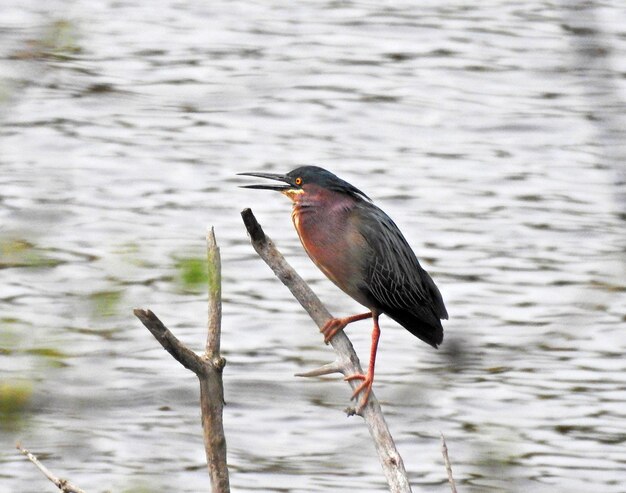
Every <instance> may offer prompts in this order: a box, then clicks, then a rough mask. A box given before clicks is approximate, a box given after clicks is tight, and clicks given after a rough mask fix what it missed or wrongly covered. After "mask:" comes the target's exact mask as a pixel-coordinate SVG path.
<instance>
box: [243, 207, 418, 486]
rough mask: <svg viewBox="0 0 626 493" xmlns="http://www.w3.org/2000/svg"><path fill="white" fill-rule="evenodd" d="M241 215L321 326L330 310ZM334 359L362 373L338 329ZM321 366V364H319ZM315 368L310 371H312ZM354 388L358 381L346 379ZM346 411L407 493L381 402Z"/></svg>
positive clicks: (343, 368) (390, 479)
mask: <svg viewBox="0 0 626 493" xmlns="http://www.w3.org/2000/svg"><path fill="white" fill-rule="evenodd" d="M241 217H242V219H243V222H244V224H245V225H246V229H247V230H248V233H249V234H250V239H251V241H252V246H253V247H254V249H255V251H256V252H257V253H258V254H259V256H260V257H261V258H262V259H263V260H264V261H265V263H267V265H269V267H270V268H271V269H272V270H273V271H274V273H275V274H276V276H277V277H278V278H279V279H280V280H281V281H282V282H283V284H285V285H286V286H287V287H288V288H289V290H290V291H291V293H292V294H293V295H294V297H295V298H296V299H297V300H298V302H299V303H300V304H301V305H302V307H303V308H304V309H305V310H306V311H307V313H308V314H309V316H310V317H311V318H312V319H313V321H314V322H315V323H316V324H317V326H318V327H320V328H321V327H323V325H324V323H325V322H326V321H327V320H328V319H329V318H331V314H330V312H329V311H328V310H327V309H326V307H325V306H324V305H323V304H322V302H321V301H320V300H319V298H318V297H317V296H316V295H315V293H313V291H312V290H311V288H310V287H309V286H308V285H307V284H306V282H305V281H304V280H303V279H302V278H301V277H300V276H299V275H298V273H297V272H296V271H295V270H294V269H293V268H292V267H291V266H290V265H289V263H288V262H287V261H286V260H285V258H284V257H283V255H282V254H281V253H280V252H279V251H278V249H277V248H276V247H275V246H274V244H273V242H272V241H271V240H270V239H269V238H268V237H267V236H266V235H265V233H264V232H263V229H262V228H261V226H260V224H259V223H258V221H257V220H256V218H255V217H254V214H253V213H252V211H251V210H250V209H244V210H243V211H242V212H241ZM330 344H331V345H332V347H333V349H334V350H335V353H336V355H337V360H336V362H335V363H330V365H335V364H336V365H337V366H338V368H339V371H340V372H341V373H343V374H344V375H352V374H355V373H363V370H362V369H361V365H360V364H359V359H358V357H357V355H356V352H355V351H354V348H353V346H352V343H351V342H350V340H349V339H348V336H346V334H345V333H344V332H343V331H340V332H338V333H337V334H336V335H335V337H333V339H332V340H331V341H330ZM322 368H324V367H322ZM315 371H316V370H313V372H315ZM349 383H350V386H351V387H352V388H353V389H354V388H356V386H357V385H358V384H359V383H360V382H356V381H352V382H349ZM348 414H359V415H360V416H362V417H363V419H364V420H365V423H366V424H367V427H368V430H369V432H370V435H371V437H372V439H373V440H374V446H375V447H376V451H377V453H378V458H379V461H380V463H381V466H382V468H383V472H384V474H385V477H386V478H387V483H388V484H389V489H390V491H391V492H392V493H407V492H410V491H411V486H410V485H409V480H408V477H407V474H406V470H405V469H404V463H403V461H402V457H400V454H399V453H398V451H397V449H396V446H395V444H394V441H393V437H392V436H391V433H390V432H389V428H388V427H387V423H386V422H385V418H384V416H383V414H382V411H381V409H380V405H379V403H378V400H377V399H376V396H375V395H374V392H372V393H371V394H370V397H369V401H368V403H367V405H366V406H365V407H363V408H362V409H356V410H355V409H351V410H349V412H348Z"/></svg>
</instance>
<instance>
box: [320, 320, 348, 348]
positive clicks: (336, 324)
mask: <svg viewBox="0 0 626 493" xmlns="http://www.w3.org/2000/svg"><path fill="white" fill-rule="evenodd" d="M346 325H348V320H347V319H346V318H331V319H329V320H328V322H326V323H325V324H324V326H323V327H322V328H321V329H320V332H321V333H322V334H324V342H325V343H326V344H328V343H329V342H330V340H331V339H332V338H333V337H335V334H336V333H337V332H339V331H340V330H343V329H344V328H345V326H346Z"/></svg>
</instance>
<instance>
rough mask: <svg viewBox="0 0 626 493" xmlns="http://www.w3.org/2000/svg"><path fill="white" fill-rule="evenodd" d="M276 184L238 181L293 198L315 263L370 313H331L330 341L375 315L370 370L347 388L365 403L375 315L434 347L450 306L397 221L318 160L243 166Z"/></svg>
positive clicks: (376, 330) (374, 346)
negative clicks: (284, 167)
mask: <svg viewBox="0 0 626 493" xmlns="http://www.w3.org/2000/svg"><path fill="white" fill-rule="evenodd" d="M241 174H242V175H246V176H255V177H259V178H268V179H270V180H276V181H279V182H281V184H264V185H246V186H244V187H243V188H254V189H263V190H275V191H278V192H281V193H282V194H284V195H286V196H287V197H289V198H290V199H291V201H292V202H293V210H292V213H291V218H292V220H293V224H294V226H295V228H296V231H297V232H298V236H299V237H300V241H301V242H302V246H303V247H304V249H305V250H306V252H307V254H308V255H309V257H310V258H311V260H313V262H314V263H315V265H317V267H319V269H320V270H321V271H322V272H323V273H324V274H325V275H326V276H327V277H328V278H329V279H330V280H331V281H332V282H334V283H335V284H336V285H337V286H338V287H339V288H340V289H342V290H343V291H344V292H345V293H346V294H348V295H349V296H351V297H352V298H353V299H354V300H356V301H358V302H359V303H360V304H362V305H363V306H365V307H366V308H367V309H368V310H369V312H367V313H362V314H358V315H352V316H349V317H343V318H332V319H330V320H328V322H326V324H325V325H324V326H323V327H322V328H321V329H320V331H321V332H322V334H323V335H324V341H325V342H326V343H328V342H329V341H330V340H331V339H332V338H333V337H334V335H335V334H336V333H337V332H338V331H340V330H342V329H343V328H344V327H345V326H346V325H348V324H349V323H352V322H356V321H357V320H364V319H367V318H372V319H373V322H374V328H373V330H372V344H371V348H370V361H369V367H368V371H367V374H362V373H358V374H355V375H348V376H346V377H345V379H346V380H361V381H362V382H361V383H360V385H359V386H358V387H357V388H356V389H355V391H354V394H353V395H352V398H353V399H356V398H357V397H358V395H359V394H361V393H362V396H361V401H360V404H359V405H360V407H363V406H365V405H366V404H367V401H368V399H369V395H370V392H371V389H372V384H373V382H374V369H375V365H376V351H377V348H378V339H379V337H380V327H379V324H378V318H379V316H380V315H381V314H383V313H384V314H386V315H388V316H389V317H391V318H392V319H393V320H395V321H396V322H398V323H399V324H400V325H402V326H403V327H404V328H405V329H407V330H408V331H409V332H410V333H411V334H413V335H414V336H416V337H418V338H419V339H421V340H422V341H424V342H425V343H427V344H430V345H431V346H433V347H435V348H436V347H437V346H438V345H439V344H441V342H442V340H443V328H442V326H441V319H447V318H448V313H447V311H446V307H445V305H444V303H443V299H442V297H441V293H440V292H439V289H437V286H436V285H435V283H434V282H433V280H432V279H431V277H430V276H429V275H428V273H427V272H426V271H425V270H424V269H423V268H422V266H421V265H420V263H419V261H418V260H417V257H416V256H415V253H413V250H412V249H411V247H410V246H409V244H408V243H407V241H406V239H405V238H404V236H403V235H402V233H401V232H400V230H399V229H398V227H397V226H396V224H395V223H394V222H393V221H392V220H391V219H390V218H389V216H388V215H387V214H385V213H384V212H383V211H382V210H381V209H379V208H378V207H377V206H375V205H374V204H373V203H372V201H371V200H370V199H369V197H368V196H367V195H365V194H364V193H363V192H362V191H361V190H359V189H358V188H356V187H354V186H353V185H351V184H350V183H348V182H346V181H344V180H342V179H341V178H339V177H337V176H335V175H334V174H333V173H331V172H330V171H327V170H325V169H323V168H320V167H318V166H301V167H299V168H296V169H294V170H293V171H290V172H289V173H287V174H285V175H282V174H275V173H241Z"/></svg>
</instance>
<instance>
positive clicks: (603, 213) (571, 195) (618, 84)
mask: <svg viewBox="0 0 626 493" xmlns="http://www.w3.org/2000/svg"><path fill="white" fill-rule="evenodd" d="M564 3H567V2H564ZM567 5H568V7H567V8H565V7H562V6H558V5H556V4H554V3H553V2H547V1H546V2H539V1H531V2H505V1H502V2H486V3H478V4H472V5H470V4H468V3H466V2H432V1H431V2H420V4H419V5H418V4H416V3H414V2H386V3H379V2H371V3H356V2H349V1H348V2H291V3H286V2H285V3H278V2H277V3H272V2H251V1H245V2H244V1H240V2H173V1H170V2H168V1H165V0H161V1H156V2H133V1H110V2H102V3H98V2H87V1H84V0H75V1H72V2H64V1H56V0H50V1H47V2H39V1H36V0H30V1H23V0H20V1H17V0H5V2H4V3H3V8H2V15H1V17H0V36H1V38H2V43H1V44H0V77H1V79H0V118H1V119H2V126H1V128H0V247H1V252H2V258H1V259H0V267H2V269H0V290H1V292H0V348H1V349H2V351H1V356H0V369H1V371H2V376H1V378H2V382H3V383H2V385H4V390H2V392H3V393H5V394H6V393H7V390H6V389H7V388H13V389H18V390H19V389H22V391H23V393H24V394H25V395H26V396H27V399H26V400H27V404H26V406H25V408H24V409H23V410H22V411H20V413H19V417H16V416H15V414H9V415H7V414H5V415H4V418H3V419H4V423H3V426H1V427H0V430H1V431H0V437H1V438H2V440H1V441H0V443H1V444H2V447H1V449H2V450H0V464H1V465H0V490H2V491H7V492H8V491H12V492H13V491H16V492H17V491H19V492H25V493H28V492H39V491H42V490H43V489H44V488H46V487H48V488H49V490H50V491H52V490H53V486H52V485H45V482H46V480H45V479H44V478H43V476H40V474H39V473H38V472H37V471H36V470H35V468H34V467H33V466H32V465H31V464H29V463H27V462H26V461H25V460H24V459H23V458H22V457H20V456H18V455H17V454H16V453H15V452H14V451H13V450H12V448H13V443H14V442H15V441H16V440H18V439H19V440H21V441H22V442H23V444H24V445H25V446H27V447H29V448H31V449H32V450H33V451H35V452H36V453H38V454H39V455H40V457H41V458H42V459H44V460H45V463H46V464H47V465H48V466H49V467H50V468H51V469H52V470H53V471H55V472H57V473H58V474H60V475H64V476H67V477H69V478H71V479H72V480H73V481H74V482H75V483H77V484H78V485H80V486H81V487H82V488H84V489H85V490H87V491H103V490H107V489H109V490H111V491H125V490H128V491H130V490H134V489H138V488H140V487H145V488H147V489H149V490H151V491H168V490H175V491H181V492H196V491H201V490H206V488H207V484H208V477H207V474H206V471H205V467H204V450H203V448H202V438H201V430H200V425H199V410H198V406H197V399H198V392H197V384H196V382H195V381H194V377H193V376H192V375H191V374H190V373H189V372H187V371H186V370H184V369H182V368H181V367H179V365H178V364H177V363H175V362H174V361H173V360H172V359H171V358H170V357H169V356H168V355H167V354H166V353H165V352H164V351H163V350H162V349H161V348H160V347H159V346H158V344H157V343H156V341H154V340H153V338H152V337H151V336H150V334H149V333H148V332H147V331H146V330H145V329H144V328H143V327H142V326H141V324H140V323H139V322H138V321H137V320H136V319H134V317H133V316H132V308H133V307H135V306H141V307H149V308H151V309H153V310H154V311H155V312H156V313H157V314H158V315H159V316H160V317H161V318H162V320H163V321H164V322H165V323H166V324H168V326H169V327H170V328H171V329H172V330H173V331H174V332H175V333H176V334H177V335H178V336H180V337H181V338H182V339H183V340H185V341H186V342H187V343H189V344H190V345H193V346H194V347H195V348H197V349H198V350H200V349H201V348H202V345H203V339H204V325H205V320H206V295H205V293H204V289H203V287H202V285H200V286H197V285H195V284H194V283H193V269H191V271H192V272H191V273H189V272H187V274H188V276H187V282H185V281H184V280H183V277H184V275H183V274H184V273H185V272H186V269H187V267H186V266H188V265H190V264H189V263H190V262H191V263H192V264H193V259H197V258H202V257H203V255H204V248H205V244H204V234H205V230H206V227H207V226H209V225H213V226H215V229H216V234H217V237H218V242H219V243H220V246H221V251H222V260H223V274H224V279H223V283H224V285H223V291H224V320H223V326H224V328H223V340H222V349H223V353H224V356H225V357H226V358H227V359H228V365H227V367H226V370H225V374H224V379H225V392H226V399H227V403H228V405H227V407H226V409H225V417H224V419H225V426H226V433H227V440H228V447H229V462H230V464H231V484H232V486H233V490H234V491H289V492H305V491H306V492H314V491H320V492H321V491H384V490H385V484H384V480H383V477H382V474H381V472H380V467H379V465H378V463H377V460H376V458H375V456H374V451H373V447H372V445H371V443H370V440H369V436H368V434H367V431H366V429H365V428H364V426H363V425H362V423H361V422H360V420H359V419H358V418H351V419H347V418H346V417H345V416H344V415H343V414H342V411H341V410H342V409H343V408H344V407H345V406H346V405H347V402H348V396H349V389H348V387H347V386H346V385H345V384H343V383H342V382H340V381H338V379H337V378H327V379H323V380H322V379H320V380H301V379H298V378H296V377H294V376H293V374H294V373H297V372H301V371H305V370H307V369H311V368H313V367H315V366H318V365H319V364H321V363H324V362H326V361H328V360H329V359H330V358H332V353H331V351H330V350H329V349H328V348H327V347H325V346H324V345H323V344H322V343H321V338H320V335H319V334H318V333H317V331H316V329H315V327H314V326H313V324H312V322H311V321H310V320H309V319H308V318H307V316H305V315H304V314H303V312H302V310H301V309H300V308H299V306H298V305H297V304H296V302H295V301H294V300H293V299H292V298H291V297H290V296H289V295H288V293H287V291H286V289H285V288H284V287H283V286H282V285H280V284H279V282H278V281H277V280H276V279H274V277H273V275H272V274H271V273H270V271H269V269H268V268H267V267H266V266H265V265H264V264H263V263H262V262H261V261H260V260H259V259H258V258H257V257H256V255H255V254H254V253H253V251H252V249H251V247H250V245H249V242H248V239H247V236H246V233H245V230H244V227H243V225H242V223H241V220H240V217H239V212H240V211H241V209H243V208H244V207H252V208H253V210H254V211H255V213H256V214H257V217H258V218H259V220H260V221H261V223H262V224H263V225H264V226H265V229H266V231H267V232H268V234H270V235H271V236H272V237H273V239H274V240H275V241H276V243H277V244H278V245H279V247H280V248H281V249H282V250H283V252H284V253H285V254H286V255H287V257H288V258H289V260H290V261H291V262H292V263H293V264H294V266H295V267H296V268H298V270H299V271H300V272H301V273H302V274H303V275H304V277H305V278H306V279H308V280H310V282H311V285H312V286H313V287H314V289H315V291H316V292H317V293H318V294H319V295H320V297H321V298H322V299H323V300H325V301H326V302H327V303H328V306H329V308H330V309H331V311H332V312H333V313H335V314H338V315H339V314H349V313H353V312H354V311H356V310H357V309H358V306H357V305H356V304H355V303H354V302H353V301H352V300H350V299H349V298H347V297H346V296H345V295H342V294H341V293H339V292H338V291H337V290H336V288H334V286H332V285H331V283H330V282H328V281H327V280H326V279H324V278H323V276H322V274H321V273H319V272H318V271H317V270H316V269H315V267H314V266H313V265H312V264H311V263H310V261H309V260H308V259H307V258H306V256H305V254H304V253H303V251H302V249H301V247H300V245H299V242H298V239H297V237H296V235H295V233H294V231H293V228H292V226H291V224H290V218H289V207H290V206H289V203H288V202H287V201H286V199H284V198H283V197H281V196H279V195H278V194H275V195H271V194H269V192H267V193H263V192H257V191H251V190H242V189H239V188H237V185H239V184H242V183H244V182H245V181H244V180H242V179H241V178H239V177H236V176H235V173H237V172H242V171H255V170H271V171H277V172H284V171H287V170H289V169H291V168H292V167H295V165H296V164H300V163H315V164H320V165H323V166H325V167H327V168H329V169H331V170H333V171H334V172H336V173H337V174H339V175H340V176H342V177H343V178H345V179H347V180H348V181H351V182H352V183H354V184H355V185H357V186H358V187H359V188H361V189H362V190H364V191H365V192H366V193H367V194H368V195H370V196H371V197H372V198H373V199H374V200H375V201H376V202H377V203H378V204H379V205H380V206H381V207H383V208H384V209H385V210H386V211H387V212H388V213H389V214H390V215H391V216H392V217H393V218H394V219H395V220H396V222H397V223H398V224H399V225H400V227H401V228H402V230H403V231H404V232H405V235H406V236H407V238H408V239H409V242H410V243H411V244H412V246H413V247H414V248H415V250H416V252H417V253H418V256H419V257H420V258H422V259H424V264H425V265H426V267H427V268H428V270H429V271H430V272H431V273H432V275H433V277H434V278H435V279H436V281H437V283H438V285H439V286H440V288H441V291H442V293H443V295H444V298H445V300H446V304H447V306H448V310H449V312H450V320H449V321H448V322H447V323H446V324H445V334H446V335H445V340H444V344H443V346H442V347H441V349H440V350H439V351H434V350H432V349H431V348H429V347H428V346H426V345H425V344H422V343H420V342H419V341H418V340H417V339H415V338H413V337H412V336H411V335H410V334H409V333H408V332H406V331H405V330H403V329H401V328H399V327H398V326H396V325H395V324H394V323H393V322H391V321H390V320H389V319H384V320H383V321H382V330H383V335H382V339H381V347H380V351H379V358H378V364H377V372H378V373H377V381H376V385H375V391H376V394H377V396H378V397H379V399H380V400H381V401H382V404H383V409H384V411H385V413H386V416H387V420H388V423H389V426H390V428H391V431H392V433H393V434H394V437H395V439H396V441H397V445H398V447H399V450H400V452H401V454H402V455H403V457H404V461H405V465H406V467H407V470H408V472H409V474H410V478H411V482H412V484H413V486H414V491H442V492H443V491H448V487H447V486H446V485H445V469H444V467H443V463H442V459H441V454H440V449H439V434H440V432H443V433H444V434H445V436H446V438H447V441H448V447H449V450H450V456H451V460H452V463H453V468H454V473H455V477H456V479H457V482H458V486H459V491H462V492H464V493H468V492H485V491H494V492H495V491H520V492H522V491H523V492H554V491H563V492H565V491H567V492H568V493H571V492H586V493H588V492H590V491H602V492H604V493H607V492H608V493H612V492H626V485H625V483H626V472H625V471H626V445H625V442H626V426H625V424H624V423H625V421H624V420H625V419H626V376H625V370H626V364H625V363H624V358H623V354H624V351H625V350H626V332H625V329H626V318H625V313H626V285H625V283H624V278H625V263H624V213H625V211H624V202H620V200H621V197H622V195H620V194H623V191H624V190H623V186H624V184H623V181H620V180H623V175H620V172H621V171H620V170H621V166H623V158H624V156H626V151H625V150H624V141H625V140H624V139H625V135H624V131H623V130H624V128H626V127H625V126H624V123H623V117H622V115H623V114H624V113H625V112H626V111H625V110H626V108H624V105H623V103H621V102H620V101H624V99H626V90H625V81H626V56H625V55H626V30H625V29H626V28H625V27H624V26H626V11H625V10H624V8H623V5H621V4H620V2H617V1H614V2H603V3H601V4H598V5H596V6H595V8H592V7H593V6H594V3H593V2H589V3H586V4H584V5H586V7H580V8H578V7H576V6H575V4H570V3H567ZM607 47H608V48H610V51H607V50H606V49H605V48H607ZM189 259H191V260H189ZM181 272H183V274H181ZM369 328H370V326H369V325H368V323H367V322H361V323H360V324H357V325H356V326H354V327H351V328H350V329H349V335H350V337H351V338H352V339H353V341H354V342H355V345H356V348H357V351H358V352H359V354H361V355H362V356H365V355H366V354H367V350H368V345H369ZM28 396H30V397H29V398H28ZM3 399H5V400H6V397H3ZM9 418H10V419H9Z"/></svg>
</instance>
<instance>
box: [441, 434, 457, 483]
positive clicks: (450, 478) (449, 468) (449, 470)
mask: <svg viewBox="0 0 626 493" xmlns="http://www.w3.org/2000/svg"><path fill="white" fill-rule="evenodd" d="M441 454H442V455H443V462H444V463H445V465H446V472H447V473H448V483H450V491H451V492H452V493H457V492H456V483H455V482H454V477H453V476H452V465H451V464H450V457H448V446H447V445H446V439H445V438H444V436H443V433H442V434H441Z"/></svg>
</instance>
